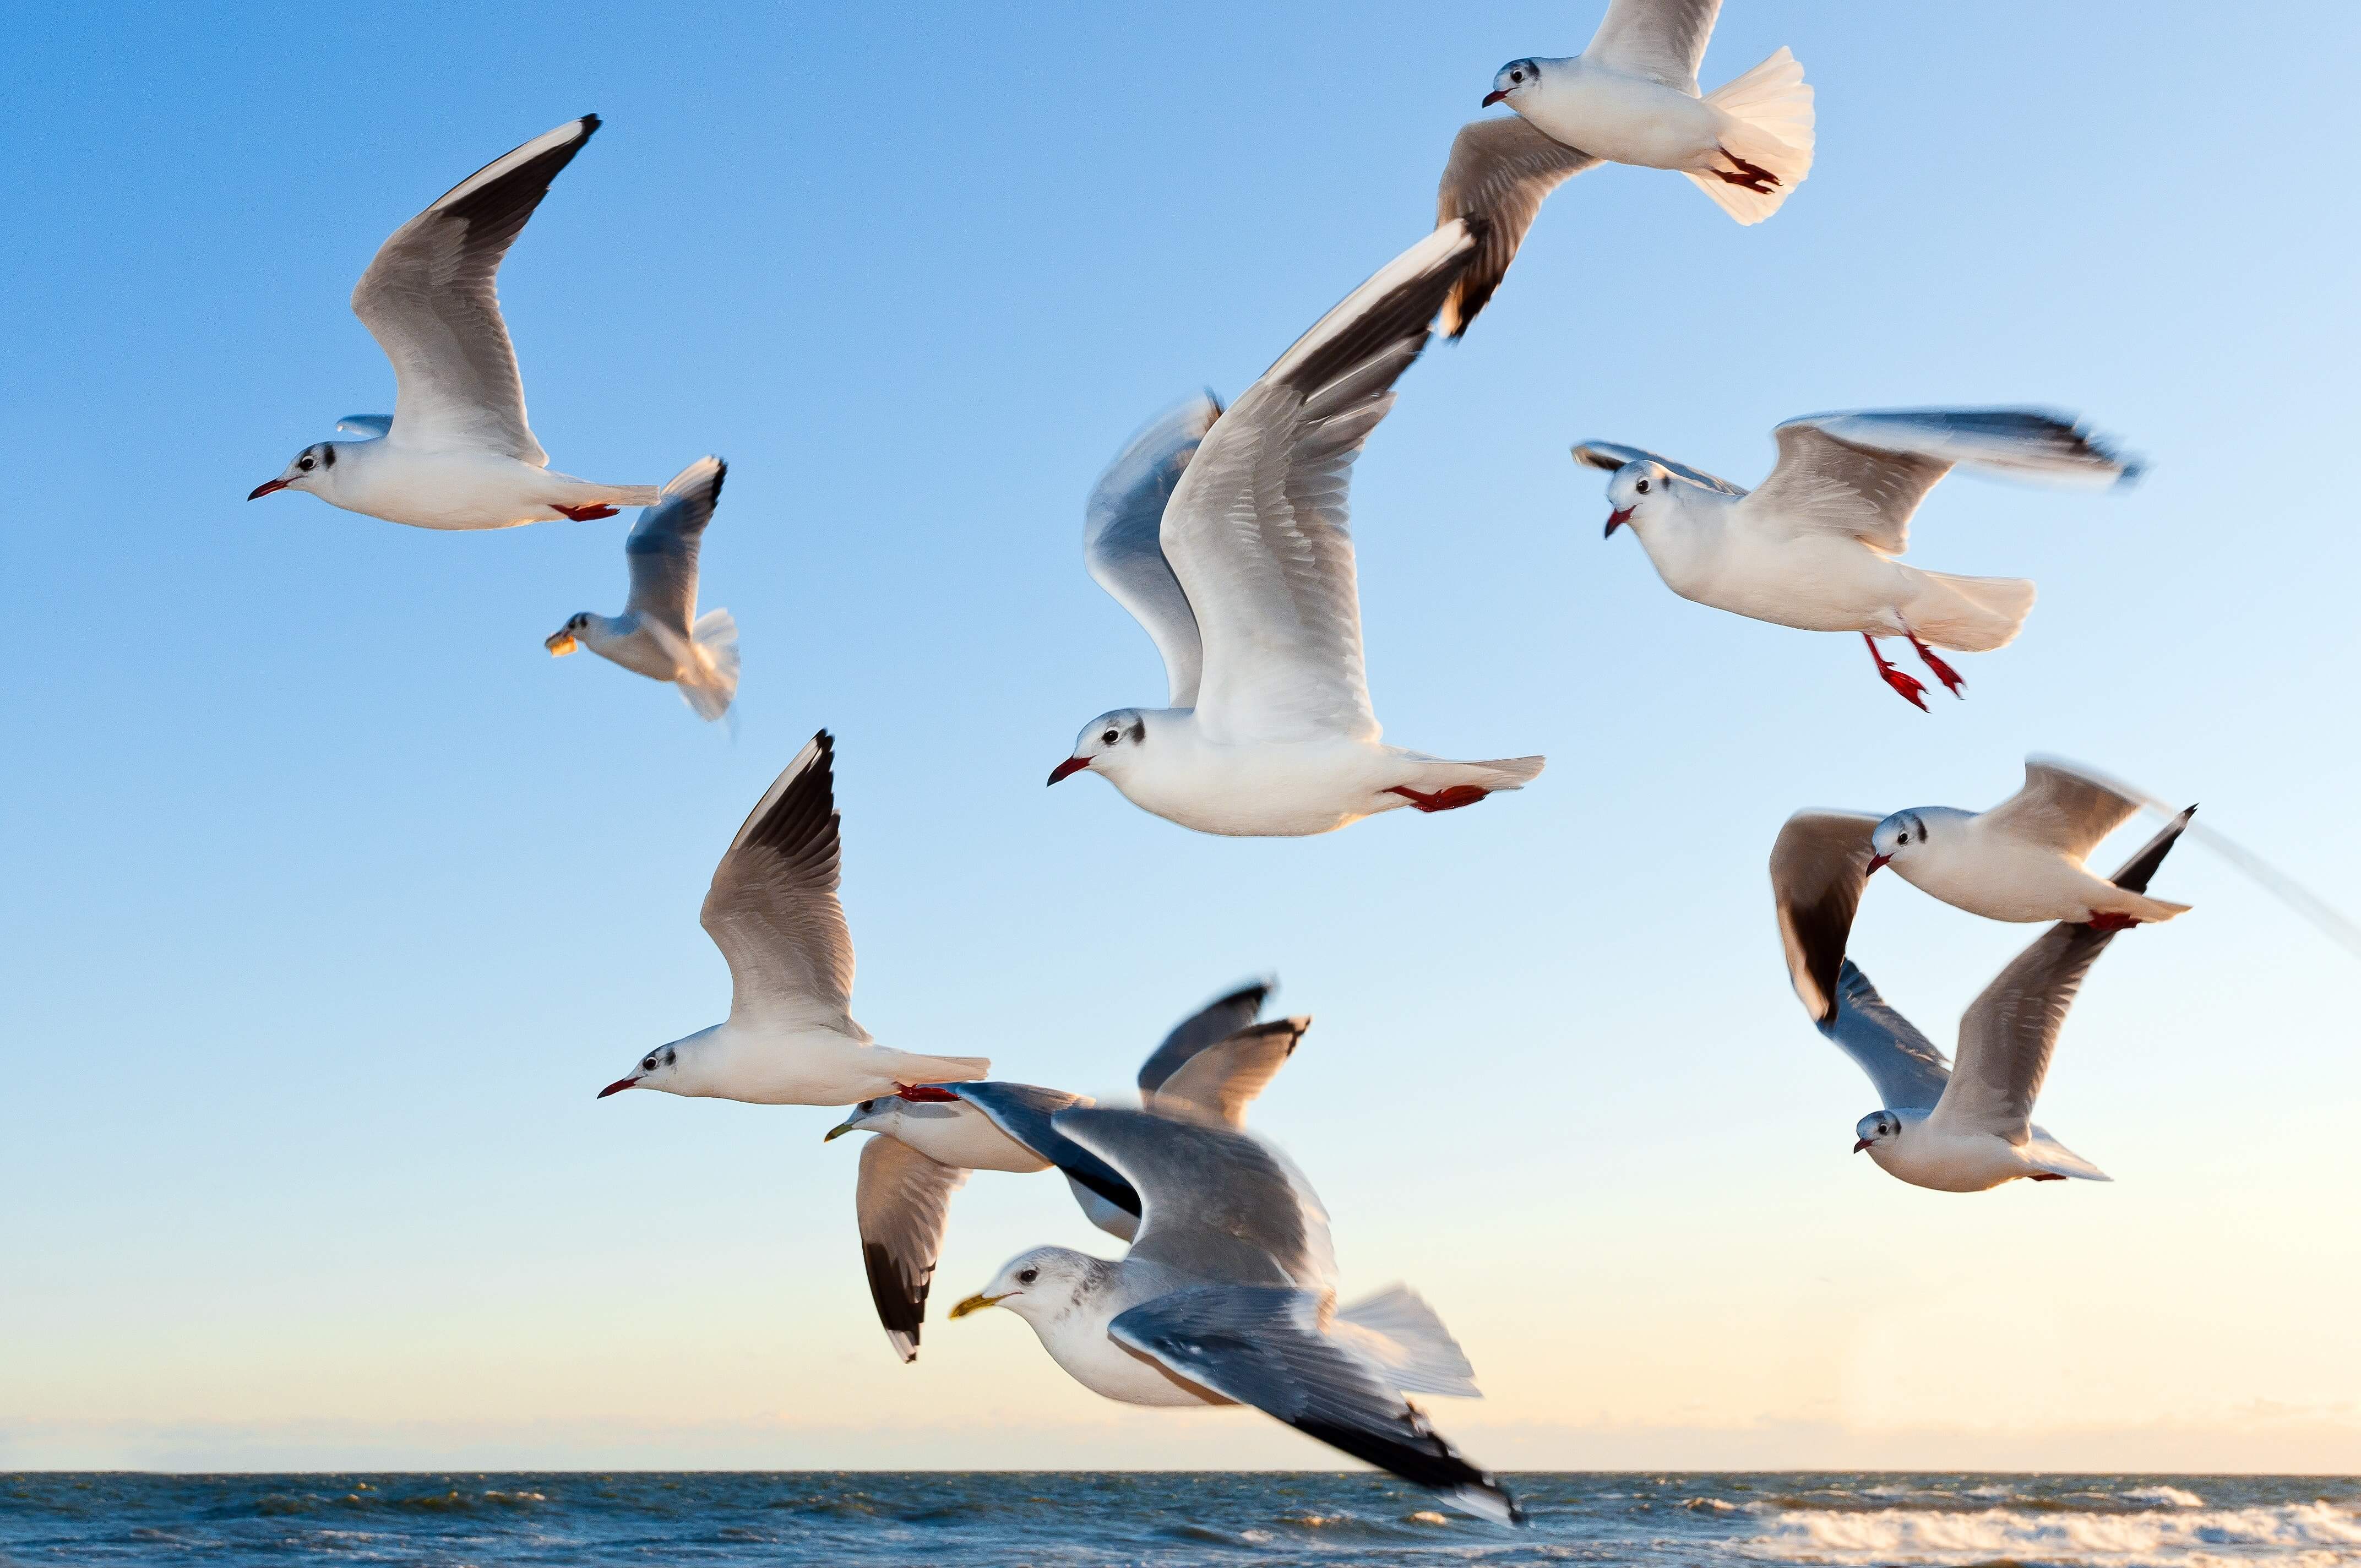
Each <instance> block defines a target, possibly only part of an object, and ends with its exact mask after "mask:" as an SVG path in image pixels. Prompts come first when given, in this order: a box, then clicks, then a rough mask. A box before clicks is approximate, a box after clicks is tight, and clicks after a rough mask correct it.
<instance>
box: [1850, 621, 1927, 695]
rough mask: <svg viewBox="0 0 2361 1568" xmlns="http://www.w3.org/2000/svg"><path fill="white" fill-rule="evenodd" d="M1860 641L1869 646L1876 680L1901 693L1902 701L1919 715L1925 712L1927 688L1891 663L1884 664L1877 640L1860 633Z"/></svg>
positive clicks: (1884, 659) (1883, 656)
mask: <svg viewBox="0 0 2361 1568" xmlns="http://www.w3.org/2000/svg"><path fill="white" fill-rule="evenodd" d="M1861 641H1863V642H1866V643H1868V644H1869V656H1870V657H1871V658H1872V659H1874V660H1876V661H1877V674H1878V678H1879V679H1881V680H1883V682H1884V683H1885V684H1886V685H1890V686H1892V687H1893V688H1894V690H1895V691H1897V692H1899V693H1901V694H1902V699H1903V700H1904V701H1905V702H1907V703H1908V704H1910V706H1911V707H1915V708H1916V709H1917V710H1918V711H1919V712H1921V713H1924V712H1926V711H1927V687H1926V686H1925V685H1924V684H1922V683H1921V682H1920V681H1919V679H1918V677H1917V676H1916V675H1913V674H1907V673H1905V672H1904V671H1901V670H1897V669H1895V668H1894V666H1893V665H1892V664H1891V663H1887V662H1886V658H1885V655H1884V654H1883V653H1881V652H1878V651H1877V639H1876V638H1874V637H1872V636H1871V635H1870V634H1869V633H1868V632H1866V631H1864V632H1862V633H1861Z"/></svg>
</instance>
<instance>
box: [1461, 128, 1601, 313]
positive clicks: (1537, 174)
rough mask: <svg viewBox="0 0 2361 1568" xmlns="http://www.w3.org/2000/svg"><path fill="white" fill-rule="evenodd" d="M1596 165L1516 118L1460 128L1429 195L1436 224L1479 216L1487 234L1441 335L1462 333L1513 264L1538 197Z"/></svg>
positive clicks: (1585, 155) (1464, 275)
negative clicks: (1438, 183)
mask: <svg viewBox="0 0 2361 1568" xmlns="http://www.w3.org/2000/svg"><path fill="white" fill-rule="evenodd" d="M1597 162H1598V159H1596V158H1593V157H1592V156H1591V155H1590V154H1588V153H1587V152H1583V151H1581V150H1580V149H1578V148H1571V147H1568V146H1566V145H1565V143H1564V142H1561V141H1557V140H1554V139H1553V138H1552V137H1549V136H1548V135H1546V134H1545V133H1543V132H1542V131H1539V130H1536V129H1535V128H1534V127H1533V126H1532V125H1531V124H1530V123H1529V122H1527V121H1526V119H1525V118H1524V116H1522V115H1509V116H1507V117H1506V118H1504V119H1497V120H1472V121H1470V122H1469V123H1467V124H1466V125H1465V126H1461V127H1460V128H1459V135H1458V136H1457V137H1454V138H1453V140H1452V143H1451V160H1450V161H1449V162H1447V163H1445V164H1444V166H1443V181H1442V183H1441V184H1440V185H1439V186H1438V187H1437V188H1436V190H1435V192H1434V221H1435V222H1436V223H1437V224H1447V223H1449V222H1450V221H1451V220H1452V219H1454V218H1471V217H1472V218H1481V219H1483V220H1484V221H1485V229H1484V237H1483V242H1482V243H1481V244H1480V245H1478V246H1477V247H1476V258H1475V260H1474V261H1473V262H1471V263H1470V264H1469V265H1468V268H1467V270H1466V272H1463V273H1461V274H1460V277H1459V281H1458V282H1457V283H1456V284H1455V285H1454V287H1453V288H1452V291H1451V293H1450V295H1449V297H1448V298H1446V299H1445V300H1444V302H1443V330H1444V333H1446V334H1449V335H1450V336H1452V337H1464V336H1466V334H1467V326H1468V323H1470V322H1473V321H1474V320H1475V319H1476V314H1477V312H1478V311H1481V310H1482V309H1483V308H1484V306H1485V304H1486V302H1488V301H1489V300H1490V299H1491V298H1492V291H1494V290H1496V289H1498V288H1499V286H1500V280H1501V279H1502V278H1503V277H1504V276H1506V275H1507V273H1508V270H1509V263H1510V262H1511V261H1513V260H1515V259H1516V258H1517V248H1518V247H1520V246H1521V245H1523V244H1524V242H1525V233H1526V231H1527V230H1529V229H1531V228H1532V226H1533V219H1534V218H1535V217H1537V216H1539V215H1540V213H1541V210H1542V202H1543V198H1545V197H1547V196H1548V195H1549V193H1550V192H1552V191H1554V190H1556V189H1557V188H1558V187H1559V186H1560V185H1563V184H1565V182H1566V181H1568V180H1571V179H1572V178H1574V177H1575V176H1576V175H1577V174H1579V173H1581V172H1582V171H1583V170H1586V169H1588V168H1589V167H1590V166H1591V165H1593V164H1595V163H1597Z"/></svg>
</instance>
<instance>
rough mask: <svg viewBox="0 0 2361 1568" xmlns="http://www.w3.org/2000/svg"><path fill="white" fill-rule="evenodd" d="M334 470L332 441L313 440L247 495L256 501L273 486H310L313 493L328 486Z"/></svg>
mask: <svg viewBox="0 0 2361 1568" xmlns="http://www.w3.org/2000/svg"><path fill="white" fill-rule="evenodd" d="M335 471H336V444H335V442H333V441H315V442H313V444H311V445H309V446H306V447H305V448H303V450H302V451H301V452H298V453H297V454H295V461H294V462H292V463H290V464H289V465H287V466H286V468H285V469H284V470H283V471H282V472H281V473H280V476H279V477H277V478H275V479H271V480H268V481H266V482H265V483H262V484H259V485H257V486H255V487H254V488H253V489H252V490H251V491H249V492H248V493H247V498H246V499H247V500H250V501H258V500H260V499H262V498H263V497H265V496H267V495H269V493H270V492H271V491H273V490H311V491H313V492H314V493H315V494H316V493H318V492H319V491H322V490H324V489H326V488H328V482H329V479H330V477H332V476H333V475H334V474H335Z"/></svg>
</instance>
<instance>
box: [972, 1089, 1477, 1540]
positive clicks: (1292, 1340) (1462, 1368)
mask: <svg viewBox="0 0 2361 1568" xmlns="http://www.w3.org/2000/svg"><path fill="white" fill-rule="evenodd" d="M1051 1121H1052V1122H1053V1124H1054V1125H1055V1127H1056V1130H1057V1131H1058V1132H1059V1133H1060V1134H1062V1135H1065V1136H1066V1137H1068V1138H1070V1139H1071V1140H1072V1141H1073V1142H1074V1143H1076V1144H1078V1145H1080V1146H1082V1147H1083V1148H1084V1149H1086V1150H1088V1151H1089V1152H1090V1153H1091V1154H1092V1155H1093V1156H1095V1157H1098V1158H1100V1159H1102V1160H1104V1161H1105V1162H1106V1163H1107V1165H1109V1166H1110V1167H1112V1168H1114V1169H1115V1171H1117V1172H1118V1173H1119V1174H1120V1175H1121V1176H1122V1177H1123V1179H1125V1180H1126V1181H1128V1182H1129V1183H1130V1184H1131V1185H1132V1186H1133V1188H1135V1189H1136V1190H1137V1191H1138V1193H1139V1195H1140V1197H1141V1199H1142V1200H1143V1208H1142V1212H1141V1218H1140V1225H1139V1234H1138V1236H1137V1239H1136V1240H1134V1241H1133V1243H1132V1245H1131V1250H1130V1252H1129V1253H1128V1254H1127V1255H1126V1256H1125V1257H1124V1258H1123V1259H1122V1260H1121V1261H1119V1262H1111V1261H1108V1260H1107V1259H1104V1258H1098V1257H1093V1256H1091V1255H1088V1254H1085V1253H1079V1252H1073V1251H1070V1250H1068V1249H1067V1248H1065V1247H1055V1246H1047V1247H1036V1248H1034V1249H1033V1250H1032V1251H1030V1252H1027V1253H1022V1254H1020V1255H1017V1256H1016V1257H1014V1258H1012V1259H1010V1260H1009V1262H1008V1263H1007V1265H1006V1266H1004V1267H1003V1268H1002V1269H1001V1270H1000V1272H999V1274H998V1275H996V1276H995V1277H994V1279H993V1281H992V1283H991V1284H989V1285H987V1286H985V1287H984V1288H983V1289H982V1290H980V1291H978V1292H977V1293H976V1294H974V1295H972V1296H970V1297H968V1298H967V1299H965V1300H963V1301H961V1303H960V1304H959V1305H958V1306H956V1307H954V1308H952V1309H951V1316H952V1317H954V1318H961V1317H965V1316H967V1315H968V1314H969V1313H971V1312H974V1311H978V1310H982V1309H983V1308H986V1307H1001V1308H1005V1309H1006V1310H1009V1311H1011V1312H1014V1313H1016V1315H1017V1316H1018V1317H1020V1318H1022V1319H1024V1320H1025V1321H1026V1322H1027V1324H1029V1325H1030V1326H1031V1327H1032V1330H1033V1332H1034V1333H1035V1334H1036V1335H1037V1336H1038V1338H1039V1339H1040V1341H1041V1347H1042V1349H1044V1350H1046V1351H1048V1352H1049V1358H1050V1359H1051V1360H1053V1361H1055V1362H1056V1363H1057V1364H1058V1365H1060V1367H1062V1368H1064V1369H1065V1371H1066V1373H1067V1374H1068V1375H1069V1376H1071V1377H1072V1378H1073V1379H1074V1380H1075V1381H1076V1382H1078V1383H1080V1384H1082V1386H1083V1387H1086V1388H1088V1389H1090V1390H1091V1391H1092V1392H1093V1393H1095V1394H1100V1395H1104V1397H1105V1398H1110V1399H1115V1400H1120V1401H1122V1402H1124V1403H1126V1404H1134V1405H1156V1406H1164V1407H1180V1408H1188V1407H1194V1406H1202V1405H1231V1404H1236V1405H1251V1406H1253V1407H1254V1408H1255V1409H1258V1410H1261V1411H1262V1412H1263V1413H1265V1414H1266V1415H1269V1416H1272V1417H1275V1418H1276V1419H1278V1420H1281V1421H1284V1422H1286V1423H1287V1424H1288V1425H1289V1426H1291V1427H1293V1428H1295V1429H1296V1430H1297V1431H1301V1432H1302V1433H1304V1434H1305V1435H1307V1436H1309V1437H1313V1438H1317V1439H1318V1440H1319V1441H1320V1442H1324V1443H1327V1444H1329V1445H1330V1446H1331V1447H1334V1448H1336V1449H1340V1450H1342V1451H1343V1452H1345V1453H1349V1454H1351V1455H1352V1456H1353V1457H1354V1458H1356V1459H1359V1460H1363V1461H1365V1462H1367V1463H1368V1464H1374V1465H1376V1466H1378V1468H1380V1469H1383V1470H1388V1471H1390V1472H1392V1473H1393V1474H1394V1475H1399V1476H1400V1477H1402V1478H1403V1479H1404V1480H1406V1481H1410V1482H1412V1483H1415V1484H1416V1485H1418V1486H1426V1487H1431V1488H1433V1490H1435V1491H1436V1492H1438V1493H1440V1494H1441V1495H1442V1497H1444V1499H1445V1500H1446V1501H1448V1502H1450V1503H1451V1504H1453V1505H1454V1506H1455V1507H1457V1508H1464V1509H1466V1511H1468V1512H1469V1513H1472V1514H1476V1515H1478V1516H1480V1517H1482V1518H1485V1519H1496V1520H1499V1521H1502V1522H1509V1521H1512V1520H1517V1519H1522V1517H1523V1515H1522V1512H1521V1510H1520V1509H1519V1508H1518V1507H1517V1504H1516V1500H1515V1499H1514V1498H1513V1497H1510V1495H1509V1492H1508V1489H1507V1488H1506V1487H1504V1486H1501V1485H1500V1483H1499V1481H1498V1480H1497V1479H1495V1478H1494V1477H1493V1476H1492V1475H1490V1474H1488V1472H1486V1471H1485V1470H1483V1469H1481V1468H1480V1467H1478V1466H1477V1465H1476V1464H1471V1463H1470V1462H1469V1461H1468V1460H1467V1459H1466V1458H1465V1457H1463V1456H1462V1455H1461V1454H1460V1453H1459V1452H1458V1451H1457V1450H1456V1449H1455V1448H1453V1447H1452V1446H1451V1444H1450V1443H1449V1442H1446V1441H1444V1438H1443V1436H1442V1435H1441V1434H1440V1433H1438V1432H1437V1431H1435V1430H1434V1428H1433V1425H1431V1424H1430V1423H1429V1422H1428V1420H1427V1419H1426V1416H1425V1415H1424V1413H1423V1412H1422V1411H1421V1410H1420V1409H1418V1407H1417V1406H1415V1405H1413V1404H1411V1402H1410V1401H1409V1399H1407V1398H1405V1397H1404V1396H1405V1395H1407V1394H1412V1393H1421V1394H1438V1395H1446V1396H1454V1397H1458V1398H1479V1397H1480V1394H1479V1391H1478V1390H1477V1387H1476V1383H1475V1375H1474V1369H1473V1368H1471V1367H1470V1366H1469V1365H1468V1364H1467V1358H1466V1354H1463V1353H1462V1352H1461V1350H1460V1348H1459V1345H1458V1343H1457V1342H1456V1341H1455V1340H1454V1339H1453V1338H1452V1337H1451V1332H1450V1331H1449V1330H1448V1329H1446V1328H1444V1326H1443V1321H1442V1320H1441V1319H1440V1318H1438V1317H1436V1316H1435V1314H1434V1310H1433V1308H1431V1307H1429V1306H1428V1305H1427V1304H1426V1302H1425V1301H1424V1300H1423V1299H1421V1298H1420V1297H1419V1296H1418V1295H1416V1294H1415V1293H1414V1292H1412V1291H1411V1290H1409V1289H1407V1288H1403V1287H1401V1286H1394V1287H1391V1288H1389V1289H1387V1290H1384V1291H1382V1292H1380V1293H1379V1294H1378V1295H1377V1296H1375V1297H1372V1298H1370V1299H1367V1300H1365V1301H1361V1302H1357V1303H1355V1304H1353V1305H1350V1306H1339V1305H1338V1304H1337V1300H1336V1266H1335V1258H1334V1253H1333V1251H1332V1249H1331V1246H1330V1244H1329V1238H1328V1215H1327V1212H1326V1211H1325V1210H1324V1209H1323V1208H1322V1207H1321V1204H1320V1200H1319V1198H1318V1197H1317V1196H1316V1195H1315V1194H1314V1193H1313V1192H1312V1188H1311V1186H1310V1184H1309V1183H1307V1182H1306V1181H1305V1180H1304V1179H1303V1177H1302V1175H1301V1173H1300V1172H1298V1171H1297V1170H1296V1169H1295V1168H1294V1166H1293V1165H1291V1164H1290V1162H1289V1161H1288V1160H1287V1159H1286V1157H1284V1156H1282V1155H1280V1154H1279V1152H1278V1151H1277V1150H1276V1149H1274V1148H1272V1147H1271V1146H1269V1145H1268V1144H1266V1143H1264V1142H1262V1141H1261V1140H1259V1139H1257V1138H1256V1137H1254V1136H1252V1135H1248V1134H1246V1133H1244V1132H1240V1131H1238V1130H1236V1129H1234V1128H1230V1127H1225V1126H1221V1125H1218V1124H1209V1123H1205V1122H1199V1121H1192V1120H1187V1119H1181V1118H1175V1117H1169V1116H1159V1115H1157V1114H1155V1113H1152V1112H1147V1111H1118V1110H1112V1109H1107V1108H1104V1107H1095V1106H1086V1105H1074V1106H1069V1107H1068V1108H1066V1109H1064V1110H1062V1111H1060V1112H1058V1113H1055V1115H1054V1116H1053V1117H1052V1118H1051Z"/></svg>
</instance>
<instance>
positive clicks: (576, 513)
mask: <svg viewBox="0 0 2361 1568" xmlns="http://www.w3.org/2000/svg"><path fill="white" fill-rule="evenodd" d="M549 510H552V511H555V512H564V513H565V514H566V516H567V517H570V518H572V519H573V520H574V521H577V522H596V521H598V520H599V519H600V518H602V517H612V516H614V515H615V509H614V508H613V507H609V506H596V507H562V506H559V505H558V504H557V503H556V502H555V501H552V502H550V503H549Z"/></svg>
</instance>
